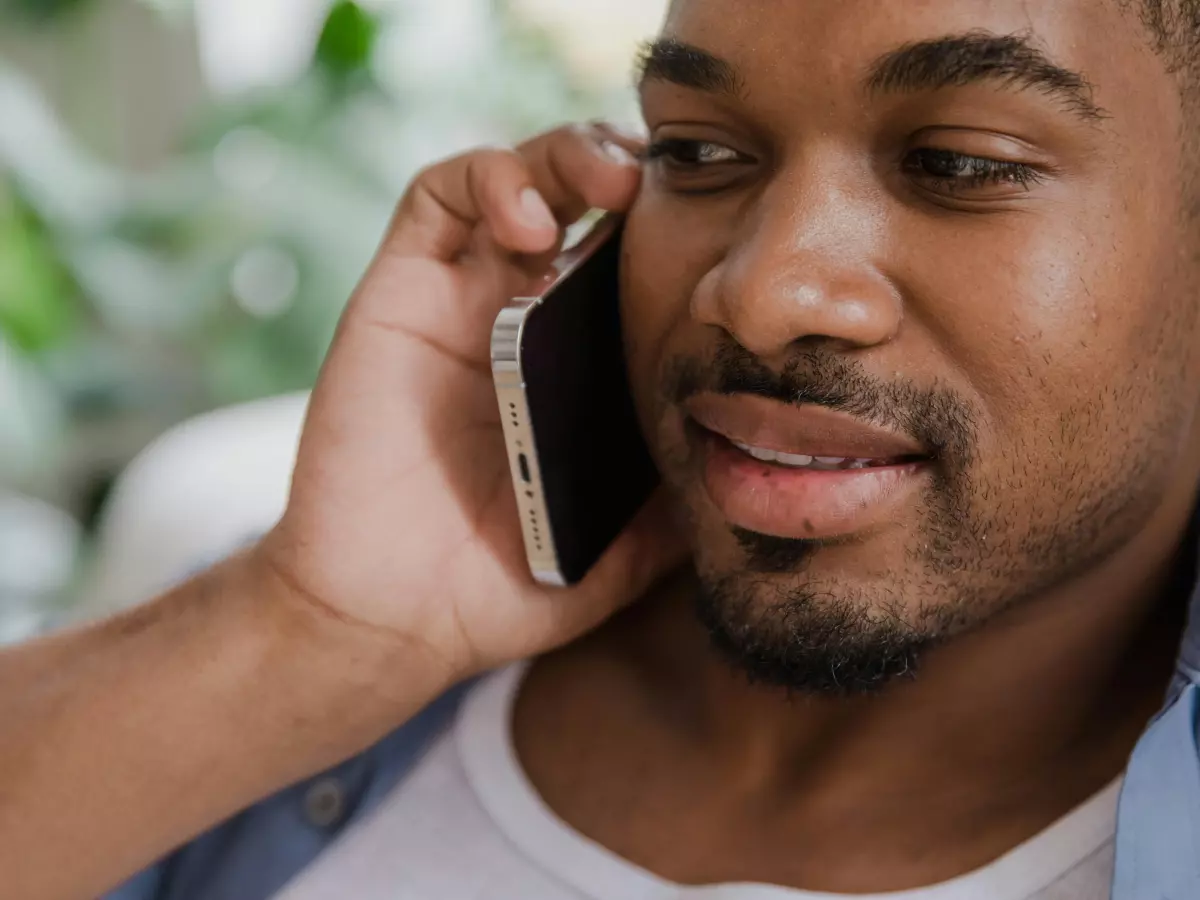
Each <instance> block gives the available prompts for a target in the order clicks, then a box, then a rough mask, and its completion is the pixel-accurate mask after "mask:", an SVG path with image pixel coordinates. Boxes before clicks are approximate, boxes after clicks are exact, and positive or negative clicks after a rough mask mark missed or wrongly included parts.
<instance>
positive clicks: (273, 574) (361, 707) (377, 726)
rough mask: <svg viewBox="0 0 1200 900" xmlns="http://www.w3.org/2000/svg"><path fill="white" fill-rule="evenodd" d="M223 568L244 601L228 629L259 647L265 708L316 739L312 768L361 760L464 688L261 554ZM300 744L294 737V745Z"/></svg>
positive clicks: (427, 655)
mask: <svg viewBox="0 0 1200 900" xmlns="http://www.w3.org/2000/svg"><path fill="white" fill-rule="evenodd" d="M223 568H224V571H223V572H222V573H221V575H220V577H221V578H223V579H228V583H229V584H230V585H231V587H232V589H233V592H234V593H235V594H237V595H238V598H239V600H241V601H242V602H240V603H234V604H231V605H230V606H231V609H233V610H234V617H233V620H232V621H231V622H230V627H232V628H234V629H236V630H237V631H238V632H239V633H241V634H242V635H244V639H245V640H247V641H248V642H249V644H250V645H251V646H252V648H253V649H252V650H251V654H252V656H253V658H254V659H255V664H254V665H255V669H256V671H257V677H256V679H255V680H256V681H257V682H258V683H260V684H261V685H262V691H263V698H264V702H265V703H268V704H276V703H277V704H278V705H279V712H280V713H282V714H283V716H282V718H284V719H285V720H286V721H288V722H292V723H297V724H298V725H299V726H300V727H301V729H304V728H310V729H311V731H312V734H311V736H310V737H309V744H308V747H309V749H311V751H312V752H313V753H314V755H315V759H314V761H313V762H311V763H309V764H308V765H306V766H305V768H309V769H319V768H321V767H324V766H328V765H332V764H334V763H336V762H339V761H341V760H342V759H344V758H346V757H348V756H351V755H353V754H355V753H358V752H361V751H362V750H364V749H366V748H367V747H369V746H370V745H371V744H373V743H374V742H376V741H378V740H379V739H381V738H382V737H384V736H385V735H387V734H388V733H389V732H391V731H392V730H394V729H395V728H397V727H399V726H400V725H402V724H403V723H404V722H405V721H406V720H408V719H409V718H411V717H412V716H413V715H415V714H416V713H417V712H419V711H420V710H421V709H422V708H423V707H424V706H425V705H426V704H428V703H430V702H432V701H433V700H434V699H436V698H437V697H438V696H439V695H441V694H442V693H444V692H445V691H446V690H448V689H449V688H450V687H452V686H453V685H454V683H455V682H456V681H457V680H459V679H458V678H457V677H456V676H455V674H454V672H453V671H452V670H451V669H450V668H449V667H448V666H447V665H446V664H445V663H444V662H443V661H442V660H440V659H439V658H438V657H437V655H436V654H435V653H433V652H432V650H431V648H429V647H428V646H426V645H424V644H423V643H422V642H421V641H420V640H417V639H409V638H407V637H406V636H404V635H401V634H398V633H392V632H389V631H387V630H386V629H380V628H377V627H373V626H370V625H367V624H364V623H361V622H358V621H356V620H354V619H353V618H350V617H348V616H345V615H343V614H341V613H339V612H338V611H337V610H336V609H334V608H332V607H330V606H328V605H327V604H325V603H324V602H322V601H321V599H320V598H318V597H316V596H314V595H312V594H310V593H307V592H306V591H305V590H304V589H303V587H302V586H301V585H299V584H297V583H295V582H294V581H293V580H292V579H291V578H289V577H288V573H287V571H286V570H285V569H283V568H281V567H279V566H277V565H275V564H274V563H273V561H272V559H271V557H270V555H269V554H268V553H265V552H262V551H261V550H260V549H258V548H256V549H253V550H250V551H249V552H247V553H246V554H244V555H242V556H239V557H237V558H235V559H233V560H230V561H229V562H228V563H227V564H226V565H225V567H223ZM297 738H300V739H301V740H300V742H299V743H300V744H303V740H304V738H303V736H302V735H300V734H296V733H294V729H293V733H292V735H291V740H290V743H291V745H292V746H297V745H298V744H297V741H296V739H297Z"/></svg>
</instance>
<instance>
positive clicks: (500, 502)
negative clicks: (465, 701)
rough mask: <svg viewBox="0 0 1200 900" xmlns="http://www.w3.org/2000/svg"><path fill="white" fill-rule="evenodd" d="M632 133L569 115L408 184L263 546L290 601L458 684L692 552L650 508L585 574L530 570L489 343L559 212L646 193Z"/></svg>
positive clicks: (613, 603) (600, 613)
mask: <svg viewBox="0 0 1200 900" xmlns="http://www.w3.org/2000/svg"><path fill="white" fill-rule="evenodd" d="M639 150H640V145H639V144H638V142H637V140H636V139H634V138H630V137H628V136H625V135H623V134H621V133H619V132H617V131H615V130H614V129H611V128H608V127H606V126H600V125H593V126H588V127H572V128H562V129H559V130H557V131H553V132H550V133H548V134H545V135H542V136H540V137H538V138H536V139H534V140H532V141H529V142H528V143H525V144H523V145H521V146H520V147H518V148H517V149H516V150H512V151H510V150H496V149H488V150H477V151H474V152H471V153H467V154H465V155H463V156H459V157H456V158H454V159H451V160H449V161H446V162H442V163H439V164H437V165H435V166H433V167H432V168H430V169H428V170H426V171H425V172H423V173H422V174H421V175H420V176H419V177H417V179H416V180H415V181H414V182H413V184H412V186H411V187H410V188H409V190H408V192H407V194H406V195H405V197H404V199H403V200H402V201H401V203H400V206H399V209H398V211H397V213H396V216H395V219H394V221H393V222H392V225H391V228H390V231H389V234H388V235H387V237H386V239H385V241H384V242H383V245H382V247H381V248H380V250H379V253H378V256H377V257H376V259H375V261H374V264H373V265H372V267H371V270H370V271H369V273H368V274H367V276H366V278H365V280H364V281H363V283H362V285H361V286H360V288H359V289H358V291H357V293H356V294H355V296H354V297H353V299H352V301H351V302H350V305H349V307H348V309H347V311H346V313H345V316H344V318H343V321H342V323H341V327H340V329H339V333H338V335H337V338H336V340H335V342H334V346H333V349H332V351H331V352H330V355H329V357H328V360H327V362H326V365H325V368H324V371H323V373H322V375H321V377H320V380H319V382H318V385H317V388H316V391H315V393H314V396H313V399H312V405H311V408H310V412H309V417H308V421H307V424H306V426H305V430H304V436H303V440H302V442H301V449H300V456H299V461H298V465H297V468H296V473H295V478H294V482H293V490H292V496H291V501H290V504H289V506H288V509H287V513H286V514H285V516H284V518H283V520H282V522H281V523H280V525H279V526H278V527H277V528H276V529H275V531H274V532H273V533H272V534H271V535H270V536H269V537H268V538H267V539H266V540H265V541H264V542H263V544H262V546H261V547H260V548H259V550H258V551H257V553H256V554H255V556H256V558H257V560H258V562H260V563H261V564H262V565H264V566H266V567H267V568H269V570H270V571H271V572H272V573H273V574H274V575H275V576H276V580H277V581H278V582H279V583H280V584H281V585H283V586H285V588H286V590H285V591H284V594H285V596H286V595H287V594H289V593H290V594H291V596H292V597H293V598H294V599H296V600H298V601H300V602H301V603H304V604H308V605H310V606H312V607H314V608H316V609H318V610H319V611H321V612H323V613H328V614H329V619H330V621H331V623H337V625H338V627H339V628H341V627H342V626H344V625H345V624H346V623H349V624H350V625H351V626H352V627H354V626H359V627H360V630H362V631H364V632H366V633H369V634H370V636H371V637H370V639H372V640H382V641H383V642H385V643H386V642H392V643H393V644H394V645H395V646H396V647H397V648H399V649H400V652H405V653H411V652H412V648H413V647H414V646H418V647H420V648H421V649H422V650H423V651H424V652H426V653H427V654H428V657H429V659H430V662H431V664H432V665H435V666H439V667H441V668H442V669H443V671H442V672H441V673H440V674H441V676H442V677H443V678H444V679H446V680H447V681H453V680H456V679H459V678H462V677H465V676H467V675H470V674H474V673H476V672H478V671H480V670H483V669H486V668H488V667H492V666H495V665H497V664H499V663H503V662H506V661H508V660H512V659H516V658H519V657H524V656H528V655H531V654H533V653H536V652H539V651H542V650H545V649H548V648H550V647H552V646H555V645H557V644H560V643H563V642H566V641H568V640H570V639H571V638H573V637H575V636H577V635H578V634H580V633H581V632H583V631H585V630H587V629H589V628H591V627H592V626H594V625H595V624H596V623H598V622H599V621H600V620H602V619H603V618H605V617H606V616H608V615H609V614H610V613H611V612H612V611H613V610H615V609H616V608H618V607H619V606H621V605H622V604H625V603H627V602H629V601H631V600H633V599H635V598H636V597H637V596H639V595H640V594H641V593H642V592H643V591H645V590H646V589H647V588H648V587H649V585H650V584H651V582H652V581H653V580H654V579H655V578H656V577H658V576H659V575H661V574H662V573H663V571H664V569H665V568H666V567H668V566H669V565H670V564H672V563H674V562H677V561H678V560H679V559H680V558H681V556H682V552H683V551H682V547H681V545H680V541H679V538H678V537H677V535H676V533H675V530H674V529H672V528H671V527H670V524H669V522H668V520H667V517H666V514H665V512H664V509H663V505H662V503H661V501H659V502H652V503H651V504H650V506H649V507H648V508H647V509H646V510H645V511H644V512H643V514H642V515H641V516H640V517H639V518H638V519H637V520H636V521H635V522H634V523H633V525H632V526H631V528H630V529H629V530H628V532H627V533H626V534H625V535H624V536H623V537H622V538H620V539H619V540H618V541H617V543H616V544H615V546H614V547H613V548H612V549H611V551H610V552H609V553H608V555H607V556H606V557H605V558H604V559H603V560H602V561H601V562H600V563H599V565H598V566H597V568H596V569H595V570H594V571H593V572H592V573H591V574H590V575H589V577H588V578H587V579H586V580H585V581H584V582H583V583H582V584H581V585H579V586H578V587H576V588H573V589H571V590H547V589H543V588H541V587H539V586H537V585H536V584H535V583H534V582H533V580H532V578H531V577H530V574H529V571H528V567H527V564H526V562H525V555H524V551H523V548H522V541H521V534H520V529H519V522H518V514H517V507H516V500H515V497H514V493H513V489H512V485H511V480H510V477H509V469H508V461H507V457H506V454H505V449H504V444H503V437H502V431H501V424H500V415H499V411H498V407H497V402H496V395H495V391H494V388H493V386H492V378H491V367H490V361H489V340H490V336H491V328H492V323H493V321H494V319H495V317H496V314H497V312H498V311H499V310H500V309H501V307H502V306H503V305H504V304H505V303H506V302H507V301H508V299H509V298H511V297H512V296H515V295H517V294H519V293H520V292H521V291H522V290H523V289H524V288H526V287H528V286H529V283H530V282H531V280H532V279H533V278H534V277H536V276H540V275H542V274H543V273H544V272H545V270H546V267H547V265H548V263H549V262H550V260H551V259H552V258H553V255H554V252H555V251H556V250H557V248H558V247H559V246H560V243H561V239H562V235H563V229H564V226H566V225H568V224H570V223H572V222H574V221H575V220H576V219H578V218H579V216H580V215H582V214H583V213H584V212H585V211H587V210H588V209H589V208H600V209H605V210H610V211H624V210H626V209H627V208H628V207H629V205H630V204H631V203H632V201H633V199H634V196H635V195H636V193H637V189H638V185H639V179H640V170H639V165H638V163H637V162H636V159H635V157H636V154H637V153H638V151H639Z"/></svg>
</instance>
